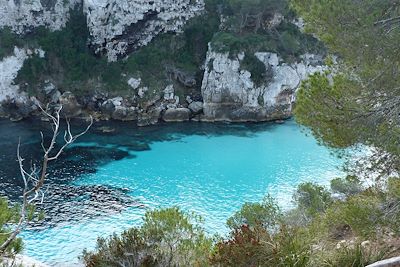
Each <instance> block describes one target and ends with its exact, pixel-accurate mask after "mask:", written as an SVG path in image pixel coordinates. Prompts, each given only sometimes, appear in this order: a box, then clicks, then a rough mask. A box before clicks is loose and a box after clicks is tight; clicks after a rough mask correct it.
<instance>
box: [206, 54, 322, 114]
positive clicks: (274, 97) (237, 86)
mask: <svg viewBox="0 0 400 267" xmlns="http://www.w3.org/2000/svg"><path fill="white" fill-rule="evenodd" d="M255 56H256V57H257V58H258V60H260V61H261V62H262V63H263V64H264V66H265V69H266V72H268V73H270V74H271V77H269V78H268V79H265V80H264V81H263V82H262V84H261V85H256V84H255V82H254V81H252V79H251V76H252V73H250V72H249V71H247V70H244V69H242V68H241V62H242V61H243V59H244V57H245V55H244V53H239V54H238V55H236V56H235V57H234V58H231V57H230V56H229V53H216V52H214V51H212V49H211V48H210V50H209V52H208V54H207V60H206V64H205V66H206V69H205V73H204V78H203V84H202V88H201V90H202V95H203V101H204V107H203V110H204V117H203V119H204V120H207V121H268V120H276V119H284V118H288V117H290V116H291V111H292V103H293V102H294V100H295V93H296V90H297V89H298V87H299V86H300V83H301V81H302V80H304V79H305V78H307V77H308V76H309V75H310V74H313V73H315V72H318V71H323V70H324V67H322V66H321V65H320V64H321V57H318V56H315V55H310V54H306V55H303V56H302V57H301V60H300V62H297V63H293V64H288V63H285V62H284V61H283V60H282V59H281V58H279V56H278V55H277V54H275V53H268V52H257V53H255Z"/></svg>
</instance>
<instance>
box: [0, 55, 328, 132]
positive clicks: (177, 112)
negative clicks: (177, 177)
mask: <svg viewBox="0 0 400 267" xmlns="http://www.w3.org/2000/svg"><path fill="white" fill-rule="evenodd" d="M33 53H39V52H34V51H25V52H23V51H22V52H21V49H17V48H16V49H15V55H14V56H11V57H9V58H6V59H4V60H3V61H1V62H0V67H1V66H2V64H3V66H4V67H3V68H0V72H1V70H3V73H4V75H3V77H10V78H9V79H8V80H6V79H3V82H2V84H0V85H1V87H2V88H0V89H1V90H2V93H3V96H2V98H0V117H6V118H10V119H11V120H13V121H18V120H22V119H24V118H27V117H30V116H35V115H38V114H40V110H39V108H38V105H41V106H43V107H45V106H48V107H49V109H50V111H51V109H54V108H56V107H58V106H60V105H62V106H63V115H64V116H66V117H71V118H76V117H87V116H89V115H91V116H93V117H94V118H95V119H96V120H110V119H113V120H119V121H136V123H137V125H138V126H147V125H154V124H157V123H158V122H159V121H165V122H183V121H190V120H193V121H204V122H217V121H227V122H259V121H274V120H284V119H287V118H290V117H291V115H292V107H293V103H294V102H295V96H296V91H297V89H298V88H299V86H300V84H301V81H302V80H304V79H306V78H307V77H308V76H309V75H311V74H313V73H315V72H322V71H324V69H325V67H324V66H323V65H322V58H321V57H319V56H316V55H304V56H302V61H301V62H297V63H293V64H288V63H285V62H284V61H283V60H282V59H281V58H279V57H278V55H277V54H274V53H268V52H258V53H256V54H255V55H256V56H257V58H258V59H259V60H260V61H261V62H263V64H264V66H265V68H266V69H268V70H269V71H270V72H271V74H272V76H271V77H270V80H269V81H266V82H264V83H262V84H261V85H256V84H255V83H254V82H253V81H252V79H251V76H252V74H251V73H250V72H249V71H247V70H241V69H240V63H241V61H242V60H243V54H242V53H239V54H238V55H237V56H236V57H234V58H231V57H229V55H228V53H225V54H223V53H216V52H213V51H212V49H211V48H210V50H209V52H208V54H207V59H206V64H205V66H206V67H205V71H204V78H203V81H202V85H201V95H199V94H198V93H197V94H192V95H190V94H187V95H178V92H177V90H176V89H175V87H174V84H170V85H168V86H166V87H165V88H164V89H163V90H159V91H160V92H161V93H157V92H156V93H154V92H149V89H148V88H147V87H146V86H142V81H141V79H140V78H133V77H132V78H130V79H129V80H128V84H129V86H130V87H131V92H130V94H129V95H125V96H116V95H115V93H114V94H111V93H108V92H101V91H96V90H94V93H92V94H90V95H82V96H77V95H74V94H73V93H72V92H70V91H65V92H61V91H60V90H59V89H58V88H56V86H55V85H54V84H53V83H51V82H50V81H48V82H47V83H46V84H45V85H44V86H43V88H42V90H41V93H40V94H38V95H36V96H29V95H28V94H27V93H26V92H23V91H21V90H20V88H19V86H18V85H13V77H15V75H16V73H15V72H18V70H19V69H18V67H20V66H21V64H20V63H21V62H20V61H21V60H16V59H17V58H18V56H19V57H21V55H23V56H24V58H26V57H27V56H26V55H29V54H33ZM13 57H14V58H13ZM12 59H15V60H12ZM9 61H11V62H16V64H17V63H18V64H19V65H18V66H16V67H14V68H9V69H6V64H5V63H7V62H9ZM22 61H23V60H22ZM7 71H12V72H14V73H8V74H7V73H5V72H7Z"/></svg>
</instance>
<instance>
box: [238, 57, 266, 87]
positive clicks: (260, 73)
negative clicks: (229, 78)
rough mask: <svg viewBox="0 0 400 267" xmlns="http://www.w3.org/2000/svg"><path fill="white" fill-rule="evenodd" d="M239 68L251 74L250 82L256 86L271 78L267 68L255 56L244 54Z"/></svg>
mask: <svg viewBox="0 0 400 267" xmlns="http://www.w3.org/2000/svg"><path fill="white" fill-rule="evenodd" d="M240 67H241V68H242V69H244V70H247V71H249V72H250V73H251V80H252V81H253V82H254V84H255V85H256V86H261V85H262V84H263V83H265V82H266V81H269V80H270V79H271V78H272V73H271V71H267V66H265V65H264V63H262V62H261V61H260V60H259V59H258V58H257V57H256V56H255V55H252V54H246V55H245V57H244V59H243V61H242V62H240Z"/></svg>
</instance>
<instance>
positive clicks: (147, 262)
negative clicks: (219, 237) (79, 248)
mask: <svg viewBox="0 0 400 267" xmlns="http://www.w3.org/2000/svg"><path fill="white" fill-rule="evenodd" d="M198 224H199V218H198V217H196V216H193V215H189V214H186V213H184V212H182V211H181V210H179V209H178V208H168V209H164V210H155V211H149V212H146V215H145V217H144V220H143V225H142V226H141V227H139V228H132V229H130V230H127V231H125V232H123V233H122V234H121V236H117V235H113V236H111V237H109V238H99V239H98V241H97V247H96V250H95V252H88V251H84V253H83V260H84V262H85V265H86V266H90V267H91V266H93V267H94V266H96V267H97V266H100V267H101V266H107V267H112V266H121V263H123V264H122V265H123V266H207V265H208V253H209V252H210V249H211V244H212V241H211V239H209V238H207V237H206V236H205V234H204V231H203V229H202V228H201V227H200V226H199V225H198Z"/></svg>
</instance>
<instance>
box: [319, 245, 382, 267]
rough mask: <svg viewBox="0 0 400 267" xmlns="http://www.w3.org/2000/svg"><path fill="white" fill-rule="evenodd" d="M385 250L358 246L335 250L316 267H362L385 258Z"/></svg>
mask: <svg viewBox="0 0 400 267" xmlns="http://www.w3.org/2000/svg"><path fill="white" fill-rule="evenodd" d="M386 254H387V251H386V250H382V251H376V250H375V249H369V248H363V247H362V246H361V245H360V244H354V245H352V246H349V247H343V248H340V249H337V250H336V251H334V253H332V254H331V255H328V256H326V258H325V259H324V263H323V264H321V265H318V266H326V267H344V266H346V267H364V266H367V265H368V264H372V263H374V262H377V261H380V260H382V259H384V258H385V256H386Z"/></svg>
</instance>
